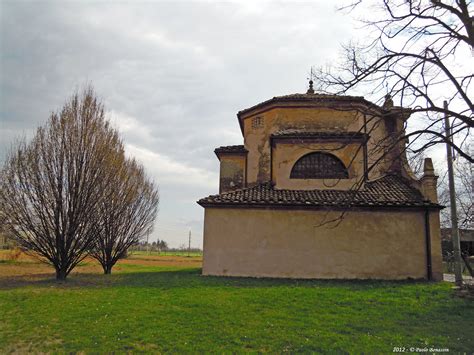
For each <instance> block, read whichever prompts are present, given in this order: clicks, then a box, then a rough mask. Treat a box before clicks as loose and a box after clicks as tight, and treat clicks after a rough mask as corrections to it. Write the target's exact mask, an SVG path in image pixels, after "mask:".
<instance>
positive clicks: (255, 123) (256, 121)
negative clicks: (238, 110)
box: [252, 116, 263, 129]
mask: <svg viewBox="0 0 474 355" xmlns="http://www.w3.org/2000/svg"><path fill="white" fill-rule="evenodd" d="M262 127H263V117H262V116H257V117H254V118H252V129H257V128H262Z"/></svg>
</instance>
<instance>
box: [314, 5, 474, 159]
mask: <svg viewBox="0 0 474 355" xmlns="http://www.w3.org/2000/svg"><path fill="white" fill-rule="evenodd" d="M370 4H372V5H370ZM344 9H346V10H347V9H349V10H351V11H355V12H356V11H358V10H363V11H364V14H365V18H364V19H363V20H362V21H363V23H364V25H365V27H366V29H367V32H366V33H367V37H366V38H364V43H363V44H357V43H351V44H349V45H346V46H344V48H343V49H344V56H343V60H342V62H341V63H340V64H339V65H338V66H336V67H334V66H333V67H329V68H319V70H318V71H317V73H316V75H315V80H316V84H317V86H318V89H319V90H321V91H323V92H328V91H332V92H336V93H340V94H347V93H351V92H353V91H354V90H361V91H363V92H365V93H366V94H367V95H369V96H373V97H375V99H376V101H378V100H382V99H383V97H384V95H385V94H386V93H387V92H389V93H390V94H391V96H392V97H393V98H394V99H395V100H397V101H398V102H397V105H399V106H400V107H410V109H409V110H408V111H409V113H411V114H412V116H413V117H416V118H417V120H416V122H417V124H416V125H415V126H414V129H413V130H412V131H411V132H408V133H405V134H404V135H403V137H398V140H399V141H402V140H406V139H409V140H410V146H409V147H408V149H411V150H412V151H413V152H414V153H415V154H416V153H420V152H422V151H424V150H425V149H426V148H428V147H431V146H433V145H435V144H438V143H448V144H450V145H451V146H452V147H453V149H454V150H455V152H456V153H457V154H458V155H459V156H461V157H462V158H463V159H466V160H467V161H469V162H471V163H472V162H474V158H473V157H472V155H471V154H470V152H469V151H468V149H466V147H467V145H466V141H467V140H469V134H470V130H471V129H472V127H473V125H474V123H473V112H474V105H473V102H472V89H471V81H472V79H473V71H472V70H473V68H474V66H473V65H472V56H471V55H470V53H471V51H472V50H473V48H474V20H473V19H474V17H473V15H472V13H473V8H472V3H471V2H470V1H465V0H450V1H449V0H446V1H441V0H432V1H427V0H383V1H375V2H369V1H362V0H360V1H356V2H354V3H352V4H350V5H348V6H346V7H345V8H344ZM463 58H464V59H463ZM465 58H468V59H467V61H468V62H469V60H470V61H471V63H470V64H468V63H466V59H465ZM466 64H467V65H466ZM443 100H447V101H448V103H449V109H445V108H444V107H443ZM445 114H447V115H449V116H450V117H452V120H453V121H452V131H451V134H450V135H451V136H452V137H453V138H454V139H453V140H447V139H446V137H445V135H444V132H443V124H442V121H443V116H444V115H445ZM415 142H416V143H415ZM414 143H415V144H414Z"/></svg>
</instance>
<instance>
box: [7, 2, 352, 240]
mask: <svg viewBox="0 0 474 355" xmlns="http://www.w3.org/2000/svg"><path fill="white" fill-rule="evenodd" d="M0 7H1V8H0V22H1V33H0V41H1V42H0V52H1V62H0V75H1V77H0V82H1V84H0V85H1V86H0V160H3V159H4V157H5V154H6V151H7V149H8V148H9V146H10V144H11V143H12V142H13V140H14V138H15V137H18V136H26V137H31V135H32V134H33V133H34V131H35V129H36V127H37V126H38V125H41V124H43V123H44V122H45V121H46V120H47V118H48V114H49V113H50V112H51V111H53V110H57V109H59V108H60V107H61V106H62V104H63V103H64V102H65V100H66V99H67V98H68V97H69V96H70V95H71V94H72V92H73V91H74V90H76V89H78V88H81V87H83V86H84V85H85V84H87V83H92V85H93V86H94V87H95V89H96V91H97V93H98V95H99V96H100V97H101V98H102V99H103V101H104V103H105V105H106V107H107V111H108V117H109V118H110V120H112V121H113V122H114V124H115V125H116V127H117V128H118V129H119V130H120V132H121V134H122V136H123V138H124V141H125V144H126V149H127V152H128V153H129V154H130V155H133V156H135V157H136V158H138V159H139V160H140V161H141V162H142V163H143V164H144V165H145V167H146V168H147V171H148V172H149V174H150V175H151V176H152V177H153V178H154V179H155V180H156V181H157V183H158V184H159V188H160V195H161V201H160V212H159V216H158V221H157V224H156V227H155V232H154V233H153V235H152V239H156V238H160V239H164V240H166V241H168V242H169V244H170V245H171V246H175V247H178V246H180V245H182V244H184V243H187V236H188V231H189V230H190V229H191V230H192V244H193V246H199V247H201V246H202V225H203V212H204V211H203V209H202V208H201V207H200V206H199V205H197V204H196V200H198V199H199V198H201V197H204V196H207V195H209V194H214V193H217V191H218V168H219V166H218V160H217V158H216V157H215V155H214V153H213V150H214V148H216V147H218V146H221V145H230V144H242V137H241V134H240V130H239V127H238V123H237V118H236V113H237V111H239V110H241V109H244V108H247V107H249V106H252V105H254V104H256V103H258V102H261V101H263V100H266V99H268V98H271V97H273V96H276V95H284V94H289V93H296V92H305V91H306V88H307V87H306V86H307V80H306V78H307V77H308V73H309V70H310V67H311V66H312V65H313V66H314V65H324V64H325V63H328V62H330V61H331V59H332V58H335V57H336V56H337V54H338V52H339V43H341V42H345V41H347V40H348V39H349V38H350V37H351V29H352V27H353V24H352V23H351V21H350V19H349V18H348V17H346V16H345V15H343V14H340V13H337V12H336V11H335V6H334V4H333V3H332V2H331V1H312V2H297V1H292V2H267V1H262V2H260V1H258V2H257V1H248V2H227V1H220V2H217V1H170V2H162V1H121V2H109V1H74V2H65V1H61V2H59V1H57V2H55V1H28V2H26V1H5V0H1V1H0Z"/></svg>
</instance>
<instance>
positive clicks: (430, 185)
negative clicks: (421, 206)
mask: <svg viewBox="0 0 474 355" xmlns="http://www.w3.org/2000/svg"><path fill="white" fill-rule="evenodd" d="M420 182H421V193H422V194H423V196H424V198H426V199H427V200H430V201H431V202H434V203H438V191H437V190H436V186H437V182H438V176H436V175H435V172H434V168H433V161H432V160H431V158H426V159H425V163H424V165H423V176H422V177H421V179H420Z"/></svg>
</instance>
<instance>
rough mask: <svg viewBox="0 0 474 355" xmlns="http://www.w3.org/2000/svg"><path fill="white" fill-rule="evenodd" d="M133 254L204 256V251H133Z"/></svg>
mask: <svg viewBox="0 0 474 355" xmlns="http://www.w3.org/2000/svg"><path fill="white" fill-rule="evenodd" d="M130 254H131V255H155V256H160V255H161V256H173V255H176V256H188V255H189V256H202V251H201V252H195V251H192V252H190V253H188V252H187V251H181V250H179V251H160V252H158V251H131V252H130Z"/></svg>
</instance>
